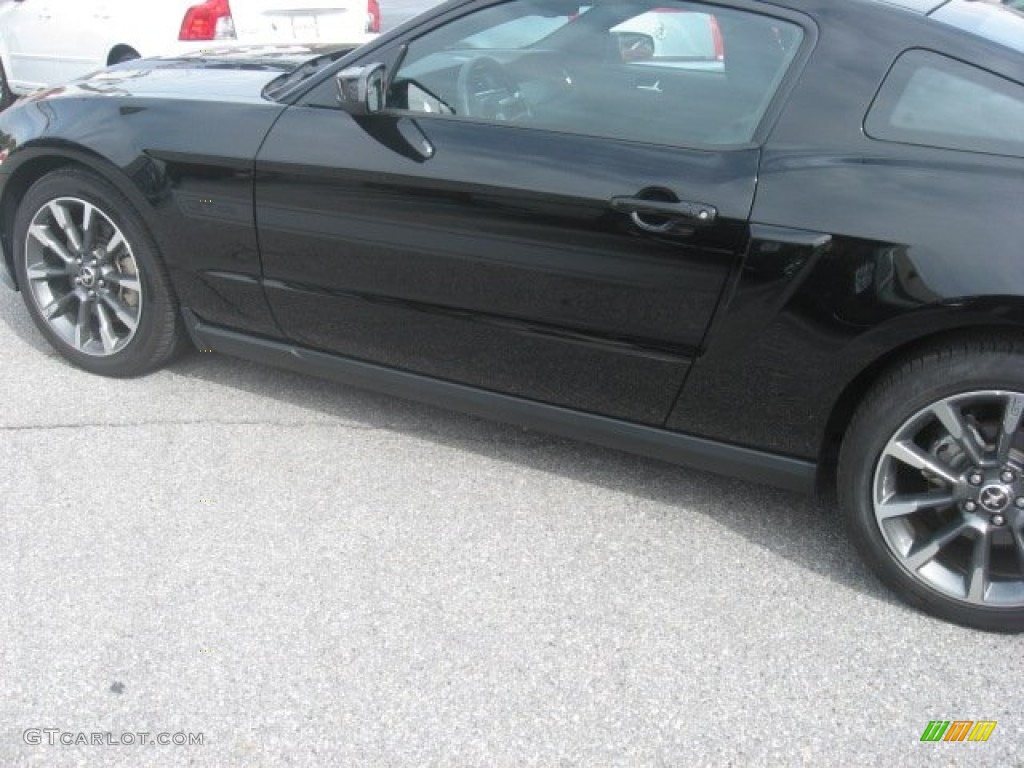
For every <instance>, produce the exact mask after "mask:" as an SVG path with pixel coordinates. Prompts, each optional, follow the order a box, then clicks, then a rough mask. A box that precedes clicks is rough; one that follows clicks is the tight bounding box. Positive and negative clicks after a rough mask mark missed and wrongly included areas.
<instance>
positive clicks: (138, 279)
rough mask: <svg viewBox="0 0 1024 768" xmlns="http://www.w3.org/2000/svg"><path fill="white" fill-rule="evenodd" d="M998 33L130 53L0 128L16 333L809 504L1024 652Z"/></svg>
mask: <svg viewBox="0 0 1024 768" xmlns="http://www.w3.org/2000/svg"><path fill="white" fill-rule="evenodd" d="M1021 200H1024V15H1021V14H1020V13H1018V12H1016V11H1013V10H1010V9H1009V8H1006V7H1004V6H1001V5H998V4H991V3H979V2H970V0H948V2H943V1H942V0H890V1H889V2H882V1H881V0H845V2H842V3H837V2H836V0H777V1H774V2H760V1H758V0H716V2H715V3H714V4H705V3H701V2H680V1H679V0H615V2H606V1H604V0H591V2H588V3H585V4H579V3H575V2H574V3H568V2H564V0H506V1H505V2H493V1H490V0H459V1H457V2H450V3H447V4H445V5H442V6H440V7H438V8H436V9H435V10H434V11H432V12H430V13H429V14H428V15H425V16H423V17H420V18H419V19H416V20H414V21H412V22H410V23H408V24H406V25H403V26H402V27H399V28H397V29H395V30H394V31H393V32H391V33H389V34H387V35H384V36H382V37H381V38H379V39H378V40H377V41H375V42H374V43H371V44H369V45H367V46H365V47H362V48H359V49H356V50H351V51H345V50H321V51H284V52H281V51H278V52H273V51H271V52H266V51H252V52H245V51H235V52H231V53H216V52H206V53H198V54H195V55H194V56H192V57H186V58H177V59H162V60H161V59H156V60H146V61H134V62H130V63H128V64H124V65H120V66H117V67H114V68H113V69H110V70H106V71H102V72H99V73H97V74H94V75H92V76H90V77H87V78H85V79H83V80H80V81H78V82H75V83H72V84H70V85H67V86H64V87H61V88H57V89H55V90H52V91H49V92H45V93H40V94H37V95H35V96H33V97H30V98H28V99H26V100H23V101H22V102H20V103H19V104H17V105H15V106H14V107H12V108H11V109H9V110H8V111H6V112H5V113H3V114H2V115H0V246H2V251H3V258H2V259H0V262H2V263H3V265H4V267H5V269H6V271H7V273H8V274H7V275H6V278H7V281H8V282H10V283H11V284H12V285H14V286H16V287H17V288H19V289H20V291H21V294H22V296H23V297H24V300H25V304H26V306H27V307H28V311H29V312H30V314H31V315H32V317H33V319H34V320H35V322H36V324H37V325H38V327H39V329H40V331H41V332H42V333H43V334H44V335H45V336H46V338H47V339H48V340H49V341H50V343H52V344H53V346H54V347H55V348H56V349H57V350H59V351H60V353H61V354H63V355H64V356H65V357H66V358H67V359H68V360H70V361H71V362H72V363H74V364H75V365H78V366H80V367H82V368H84V369H86V370H88V371H92V372H95V373H101V374H105V375H112V376H132V375H137V374H141V373H145V372H147V371H150V370H152V369H154V368H156V367H158V366H161V365H164V364H166V363H167V362H168V361H169V360H171V358H172V356H173V355H174V354H175V353H176V352H178V351H179V350H180V349H181V348H182V346H183V344H184V343H185V342H186V340H187V339H189V338H191V340H192V342H193V343H195V344H196V345H198V346H199V347H201V348H203V349H213V350H217V351H221V352H225V353H228V354H232V355H239V356H242V357H247V358H251V359H254V360H259V361H265V362H268V363H272V364H275V365H281V366H285V367H288V368H292V369H296V370H300V371H306V372H313V373H317V374H322V375H325V376H331V377H335V378H337V379H340V380H343V381H346V382H351V383H355V384H357V385H363V386H368V387H373V388H376V389H381V390H384V391H386V392H390V393H394V394H396V395H401V396H407V397H412V398H418V399H422V400H426V401H430V402H433V403H440V404H445V405H448V406H453V407H456V408H460V409H465V410H469V411H473V412H476V413H480V414H485V415H488V416H493V417H495V418H498V419H504V420H508V421H513V422H518V423H522V424H525V425H528V426H531V427H535V428H540V429H546V430H551V431H554V432H559V433H562V434H567V435H572V436H576V437H579V438H582V439H585V440H591V441H594V442H598V443H602V444H605V445H611V446H615V447H620V448H623V449H626V450H633V451H638V452H642V453H645V454H649V455H651V456H655V457H659V458H662V459H667V460H669V461H675V462H678V463H680V464H685V465H690V466H694V467H699V468H703V469H710V470H714V471H718V472H724V473H734V474H736V475H739V476H742V477H744V478H746V479H750V480H757V481H764V482H768V483H776V484H778V485H781V486H785V487H789V488H796V489H802V490H807V491H812V490H815V489H822V488H825V489H827V488H829V487H830V486H831V487H835V488H837V490H838V499H839V504H840V507H841V509H842V511H843V514H844V516H845V519H846V521H847V522H848V524H849V528H850V530H851V533H852V537H853V540H854V541H855V543H856V544H857V546H858V547H859V549H860V551H861V552H862V554H863V556H864V557H865V558H866V559H867V561H868V562H869V563H870V565H871V567H872V568H873V569H874V570H875V571H876V572H877V574H878V575H879V576H880V578H881V579H882V580H884V581H885V582H886V583H887V584H889V585H890V586H891V587H892V588H893V589H894V590H896V591H897V592H898V593H899V594H900V595H901V596H902V597H903V598H904V599H906V600H907V601H908V602H910V603H912V604H914V605H917V606H920V607H922V608H923V609H925V610H927V611H930V612H932V613H934V614H936V615H939V616H942V617H944V618H947V619H950V620H953V621H957V622H961V623H964V624H968V625H971V626H975V627H980V628H985V629H994V630H1003V631H1020V630H1024V435H1022V423H1021V420H1022V415H1024V217H1022V216H1021V215H1020V201H1021Z"/></svg>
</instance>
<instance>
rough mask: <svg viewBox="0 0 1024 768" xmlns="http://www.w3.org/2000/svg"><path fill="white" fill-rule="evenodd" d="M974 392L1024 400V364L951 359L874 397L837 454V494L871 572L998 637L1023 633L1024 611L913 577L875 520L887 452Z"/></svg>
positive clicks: (1006, 354) (925, 604) (1011, 359)
mask: <svg viewBox="0 0 1024 768" xmlns="http://www.w3.org/2000/svg"><path fill="white" fill-rule="evenodd" d="M976 390H1013V391H1018V392H1024V356H1022V355H1021V354H1019V353H1016V354H1015V353H1013V352H1010V351H1002V352H1000V351H992V352H987V353H986V354H984V355H973V356H972V355H965V356H948V357H946V358H945V359H943V360H942V362H941V363H940V364H938V365H930V366H928V365H920V366H918V367H917V369H916V370H911V371H909V372H907V373H906V375H905V376H904V377H903V378H902V380H900V381H898V382H897V383H895V384H892V385H891V386H890V387H888V388H883V390H882V391H881V392H879V393H877V396H874V397H872V396H869V398H868V399H867V400H866V401H865V403H864V405H863V406H862V408H861V409H860V411H858V413H857V415H856V416H855V417H854V421H853V422H851V425H850V429H849V431H848V432H847V436H846V439H845V440H844V442H843V446H842V449H841V452H840V461H839V473H838V488H837V490H838V494H839V502H840V507H841V509H842V511H843V513H844V517H845V520H846V524H847V527H848V529H849V534H850V537H851V539H852V540H853V542H854V544H855V545H856V547H857V549H858V550H859V552H860V554H861V555H862V556H863V558H864V560H865V561H866V562H867V564H868V565H869V566H870V567H871V568H872V570H873V571H874V572H875V573H876V574H877V575H878V576H879V578H881V580H882V581H883V582H885V583H886V584H888V585H889V586H890V587H892V588H893V589H894V590H896V591H897V593H898V594H900V596H902V597H903V598H904V599H905V600H907V602H910V603H911V604H914V605H917V606H918V607H921V608H924V609H925V610H927V611H929V612H931V613H934V614H937V615H939V616H941V617H943V618H946V619H948V620H950V621H953V622H956V623H960V624H966V625H969V626H973V627H979V628H982V629H991V630H996V631H1021V630H1024V611H1022V609H1020V608H1013V607H1008V608H999V607H989V606H979V605H971V604H968V603H965V602H963V601H960V600H957V599H955V598H952V597H949V596H948V595H946V594H944V593H942V592H939V591H938V590H936V589H933V588H932V587H930V586H928V585H927V584H926V583H925V582H923V581H921V580H919V579H917V578H916V577H914V576H912V575H911V574H910V573H908V572H907V571H906V570H905V569H904V568H903V566H902V565H900V564H899V562H898V561H897V560H896V558H895V555H894V554H893V553H892V552H891V550H890V549H889V545H888V544H887V543H886V541H885V538H884V536H883V535H882V531H881V529H880V527H879V525H878V522H877V520H876V518H875V511H874V493H873V488H874V477H875V471H876V468H877V465H878V462H879V459H880V458H881V455H882V451H883V450H884V449H885V446H886V444H887V443H888V442H889V440H890V439H891V438H892V436H893V435H894V434H895V433H896V431H897V430H898V429H899V428H900V427H902V426H903V424H905V423H906V421H907V420H908V419H910V418H911V417H912V416H914V415H915V414H917V413H919V412H920V411H922V410H924V409H925V408H927V407H929V406H931V405H933V404H934V403H935V402H937V401H939V400H942V399H944V398H947V397H950V396H953V395H958V394H962V393H965V392H970V391H976Z"/></svg>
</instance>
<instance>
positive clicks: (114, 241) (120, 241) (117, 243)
mask: <svg viewBox="0 0 1024 768" xmlns="http://www.w3.org/2000/svg"><path fill="white" fill-rule="evenodd" d="M125 245H126V243H125V241H124V238H123V237H122V236H121V233H120V232H118V231H117V230H115V231H114V236H113V237H111V238H110V240H109V241H107V244H106V246H104V250H105V251H106V252H107V258H108V259H109V258H111V257H113V255H114V251H116V250H117V249H118V248H121V247H123V246H125Z"/></svg>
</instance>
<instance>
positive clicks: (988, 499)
mask: <svg viewBox="0 0 1024 768" xmlns="http://www.w3.org/2000/svg"><path fill="white" fill-rule="evenodd" d="M978 503H979V504H981V506H982V507H983V508H984V509H985V511H986V512H1002V511H1003V510H1004V509H1006V507H1007V505H1009V503H1010V492H1009V490H1007V489H1006V488H1005V487H1003V486H1001V485H994V484H993V485H986V486H985V487H984V488H982V489H981V493H980V494H978Z"/></svg>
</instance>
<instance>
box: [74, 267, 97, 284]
mask: <svg viewBox="0 0 1024 768" xmlns="http://www.w3.org/2000/svg"><path fill="white" fill-rule="evenodd" d="M78 277H79V279H81V281H82V286H83V287H84V288H92V286H93V284H94V283H95V282H96V270H94V269H93V268H92V267H82V268H81V269H80V270H78Z"/></svg>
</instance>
